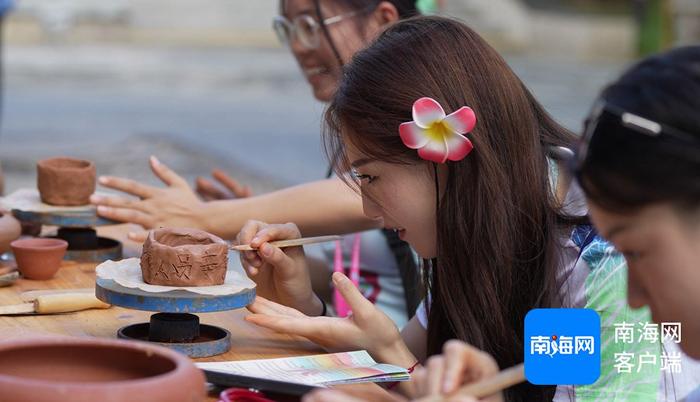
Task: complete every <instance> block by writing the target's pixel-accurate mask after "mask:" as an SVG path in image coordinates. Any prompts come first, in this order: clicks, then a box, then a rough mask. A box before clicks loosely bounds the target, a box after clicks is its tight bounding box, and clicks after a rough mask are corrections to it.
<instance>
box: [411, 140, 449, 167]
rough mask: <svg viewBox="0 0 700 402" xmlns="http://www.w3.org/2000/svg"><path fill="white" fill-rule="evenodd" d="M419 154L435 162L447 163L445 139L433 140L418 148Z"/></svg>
mask: <svg viewBox="0 0 700 402" xmlns="http://www.w3.org/2000/svg"><path fill="white" fill-rule="evenodd" d="M418 156H420V157H421V158H423V159H425V160H428V161H431V162H435V163H445V161H446V160H447V144H446V143H445V141H444V140H432V141H429V142H428V143H427V144H425V146H424V147H423V148H421V149H419V150H418Z"/></svg>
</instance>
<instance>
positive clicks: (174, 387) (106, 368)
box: [0, 337, 205, 402]
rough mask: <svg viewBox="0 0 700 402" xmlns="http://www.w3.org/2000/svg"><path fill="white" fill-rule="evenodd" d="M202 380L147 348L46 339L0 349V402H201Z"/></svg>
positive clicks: (186, 364)
mask: <svg viewBox="0 0 700 402" xmlns="http://www.w3.org/2000/svg"><path fill="white" fill-rule="evenodd" d="M204 398H205V387H204V375H203V374H202V372H201V371H200V370H198V369H197V368H196V367H195V366H194V364H193V363H192V362H191V361H190V359H189V358H187V357H186V356H184V355H181V354H179V353H177V352H174V351H171V350H169V349H166V348H163V347H160V346H155V345H150V344H147V343H145V342H135V341H121V340H114V339H100V338H69V337H44V338H34V339H19V340H10V341H6V342H2V343H0V400H3V401H13V402H34V401H71V402H94V401H100V402H117V401H129V402H141V401H143V402H171V401H182V402H200V401H203V400H204Z"/></svg>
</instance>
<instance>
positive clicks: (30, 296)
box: [19, 288, 95, 303]
mask: <svg viewBox="0 0 700 402" xmlns="http://www.w3.org/2000/svg"><path fill="white" fill-rule="evenodd" d="M66 293H88V294H91V295H94V294H95V288H80V289H42V290H30V291H28V292H22V294H21V295H19V298H20V299H22V301H23V302H25V303H26V302H31V301H34V300H36V298H37V297H39V296H46V295H58V294H66Z"/></svg>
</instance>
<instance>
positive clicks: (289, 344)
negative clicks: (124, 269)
mask: <svg viewBox="0 0 700 402" xmlns="http://www.w3.org/2000/svg"><path fill="white" fill-rule="evenodd" d="M130 229H133V228H130V227H129V225H116V226H109V227H103V228H100V229H99V230H98V232H99V233H100V235H101V236H107V237H112V238H115V239H118V240H121V241H123V243H124V249H125V253H124V254H125V256H133V255H138V254H140V252H139V249H140V245H138V244H135V243H133V242H130V241H126V240H125V239H126V233H127V232H128V231H129V230H130ZM96 266H97V264H94V263H76V262H64V263H63V265H62V267H61V269H60V270H59V271H58V273H57V274H56V276H55V277H54V278H53V279H51V280H48V281H33V280H27V279H20V280H19V281H17V282H16V283H15V284H14V285H13V286H10V287H6V288H0V305H7V304H18V303H21V302H22V301H21V299H20V294H21V293H22V292H26V291H29V290H38V289H71V288H85V287H91V286H95V267H96ZM151 314H153V312H149V311H138V310H129V309H125V308H121V307H116V306H112V307H111V308H109V309H106V310H86V311H80V312H75V313H68V314H55V315H37V316H0V339H9V338H14V337H23V338H24V337H27V336H30V335H51V334H55V335H69V336H95V337H101V338H116V336H117V330H118V329H119V328H121V327H123V326H126V325H129V324H134V323H139V322H148V320H149V318H150V316H151ZM246 314H247V310H245V309H240V310H233V311H226V312H219V313H203V314H199V317H200V319H201V322H202V323H205V324H211V325H216V326H219V327H222V328H225V329H227V330H229V331H230V332H231V350H229V351H228V352H226V353H224V354H222V355H218V356H212V357H207V358H201V359H194V360H195V361H225V360H246V359H261V358H275V357H288V356H299V355H309V354H314V353H322V351H321V350H320V349H319V348H318V347H317V346H315V345H314V344H312V343H311V342H308V341H305V340H302V339H298V338H293V337H290V336H287V335H280V334H275V333H273V332H271V331H268V330H265V329H262V328H259V327H256V326H254V325H252V324H249V323H247V322H246V321H245V320H244V319H243V317H245V315H246ZM210 400H212V401H215V400H217V398H216V397H215V396H212V397H211V398H210Z"/></svg>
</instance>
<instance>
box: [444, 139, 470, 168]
mask: <svg viewBox="0 0 700 402" xmlns="http://www.w3.org/2000/svg"><path fill="white" fill-rule="evenodd" d="M445 143H446V145H447V159H449V160H451V161H455V162H456V161H461V160H462V159H464V158H465V157H466V156H467V155H469V153H470V152H471V151H472V149H473V148H474V145H473V144H472V142H471V141H469V139H468V138H466V137H465V136H463V135H461V134H454V135H451V136H449V137H448V138H446V139H445Z"/></svg>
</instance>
